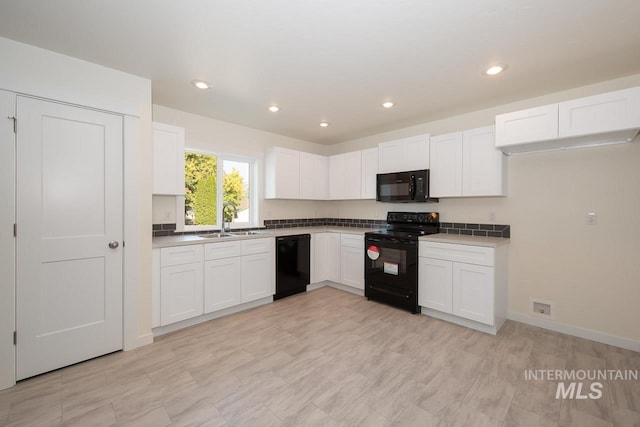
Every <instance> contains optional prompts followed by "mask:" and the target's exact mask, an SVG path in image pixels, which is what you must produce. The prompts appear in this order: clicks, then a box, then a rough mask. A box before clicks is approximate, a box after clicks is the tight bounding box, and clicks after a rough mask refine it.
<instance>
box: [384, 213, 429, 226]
mask: <svg viewBox="0 0 640 427" xmlns="http://www.w3.org/2000/svg"><path fill="white" fill-rule="evenodd" d="M438 222H440V215H439V214H438V212H387V223H388V224H434V223H438Z"/></svg>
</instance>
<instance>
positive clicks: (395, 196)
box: [376, 169, 438, 203]
mask: <svg viewBox="0 0 640 427" xmlns="http://www.w3.org/2000/svg"><path fill="white" fill-rule="evenodd" d="M376 200H377V201H379V202H391V203H410V202H411V203H413V202H437V201H438V199H436V198H431V197H429V169H423V170H417V171H408V172H392V173H379V174H377V175H376Z"/></svg>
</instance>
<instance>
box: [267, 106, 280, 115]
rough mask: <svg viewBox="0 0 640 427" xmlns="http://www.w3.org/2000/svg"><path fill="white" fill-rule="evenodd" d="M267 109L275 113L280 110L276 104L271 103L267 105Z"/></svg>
mask: <svg viewBox="0 0 640 427" xmlns="http://www.w3.org/2000/svg"><path fill="white" fill-rule="evenodd" d="M269 111H271V112H272V113H277V112H278V111H280V107H278V106H277V105H272V106H270V107H269Z"/></svg>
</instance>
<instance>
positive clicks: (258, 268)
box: [240, 237, 276, 303]
mask: <svg viewBox="0 0 640 427" xmlns="http://www.w3.org/2000/svg"><path fill="white" fill-rule="evenodd" d="M240 243H241V244H242V302H243V303H245V302H249V301H255V300H257V299H260V298H266V297H270V296H273V295H274V294H275V293H276V281H275V280H276V279H275V245H276V243H275V239H274V238H273V237H267V238H262V239H250V240H242V241H240Z"/></svg>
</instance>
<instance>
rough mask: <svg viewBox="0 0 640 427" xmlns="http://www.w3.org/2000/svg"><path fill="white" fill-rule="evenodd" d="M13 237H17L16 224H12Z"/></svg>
mask: <svg viewBox="0 0 640 427" xmlns="http://www.w3.org/2000/svg"><path fill="white" fill-rule="evenodd" d="M13 237H18V224H16V223H13Z"/></svg>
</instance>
